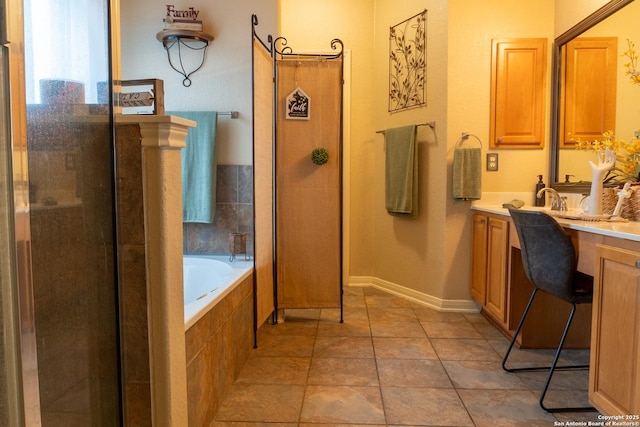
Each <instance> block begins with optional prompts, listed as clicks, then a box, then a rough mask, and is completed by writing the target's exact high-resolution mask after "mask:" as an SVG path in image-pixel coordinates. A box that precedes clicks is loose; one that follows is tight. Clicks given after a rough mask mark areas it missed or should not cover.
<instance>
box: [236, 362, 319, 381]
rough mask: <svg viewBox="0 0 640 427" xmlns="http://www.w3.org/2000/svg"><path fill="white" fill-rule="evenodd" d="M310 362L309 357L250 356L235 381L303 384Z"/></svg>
mask: <svg viewBox="0 0 640 427" xmlns="http://www.w3.org/2000/svg"><path fill="white" fill-rule="evenodd" d="M310 364H311V358H310V357H272V356H270V357H262V356H257V357H251V358H249V360H248V361H247V363H246V364H245V366H244V368H242V371H241V372H240V375H238V378H237V379H236V383H239V384H299V385H305V384H306V383H307V376H308V374H309V366H310Z"/></svg>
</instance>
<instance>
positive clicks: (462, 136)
mask: <svg viewBox="0 0 640 427" xmlns="http://www.w3.org/2000/svg"><path fill="white" fill-rule="evenodd" d="M470 136H472V137H474V138H475V139H476V140H477V141H478V143H479V144H480V148H482V141H480V138H478V137H477V136H475V135H472V134H469V133H466V132H462V135H461V136H460V138H459V139H458V141H457V142H456V148H457V147H459V146H460V145H462V144H463V143H464V142H465V141H466V140H468V139H469V137H470Z"/></svg>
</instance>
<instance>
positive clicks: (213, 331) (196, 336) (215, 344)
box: [186, 275, 253, 427]
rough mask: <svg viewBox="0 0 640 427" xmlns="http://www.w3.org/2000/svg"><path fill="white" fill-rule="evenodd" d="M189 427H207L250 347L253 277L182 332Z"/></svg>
mask: <svg viewBox="0 0 640 427" xmlns="http://www.w3.org/2000/svg"><path fill="white" fill-rule="evenodd" d="M186 340H187V341H186V353H187V387H188V390H187V393H188V396H189V397H188V399H189V401H188V411H189V426H190V427H204V426H209V425H211V423H212V422H213V420H214V416H215V414H216V412H217V411H218V409H219V408H220V405H221V403H222V400H223V399H224V398H225V397H226V394H227V391H228V390H229V388H230V387H231V386H232V385H233V383H234V381H235V379H236V378H237V376H238V374H239V373H240V370H241V369H242V368H243V366H244V364H245V363H246V361H247V359H248V358H249V353H250V352H251V348H252V347H253V275H250V276H248V277H246V278H245V279H244V280H243V281H242V282H241V283H240V284H239V285H238V286H236V287H235V288H234V289H233V291H231V292H230V293H229V295H227V296H226V297H225V298H223V299H222V300H221V301H220V302H218V303H217V304H216V305H215V306H214V307H212V308H211V310H209V311H208V312H207V313H206V314H205V315H204V316H203V317H202V318H201V319H200V320H198V321H197V322H196V323H195V324H194V325H193V326H191V327H190V328H189V329H188V330H187V331H186Z"/></svg>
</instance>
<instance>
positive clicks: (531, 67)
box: [490, 39, 547, 148]
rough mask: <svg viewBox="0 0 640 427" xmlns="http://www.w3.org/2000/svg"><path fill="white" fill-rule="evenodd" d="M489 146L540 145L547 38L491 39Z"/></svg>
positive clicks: (538, 146)
mask: <svg viewBox="0 0 640 427" xmlns="http://www.w3.org/2000/svg"><path fill="white" fill-rule="evenodd" d="M491 60H492V64H491V123H490V147H491V148H542V147H543V146H544V123H545V118H546V117H545V109H544V105H545V98H546V97H545V86H546V75H547V39H505V40H494V41H493V49H492V55H491Z"/></svg>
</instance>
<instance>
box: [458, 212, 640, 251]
mask: <svg viewBox="0 0 640 427" xmlns="http://www.w3.org/2000/svg"><path fill="white" fill-rule="evenodd" d="M471 209H473V210H475V211H481V212H488V213H493V214H497V215H504V216H509V211H508V210H507V209H505V208H503V207H502V205H493V204H486V205H485V204H482V203H477V204H475V203H474V205H473V206H472V207H471ZM521 209H522V210H544V211H549V208H540V207H535V206H523V207H522V208H521ZM555 218H556V220H557V221H558V222H559V223H560V224H561V225H562V226H563V227H566V228H570V229H573V230H579V231H584V232H587V233H594V234H601V235H604V236H610V237H616V238H619V239H627V240H633V241H636V242H640V222H638V221H629V222H613V221H597V222H593V221H585V220H579V219H567V218H559V217H555Z"/></svg>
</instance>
